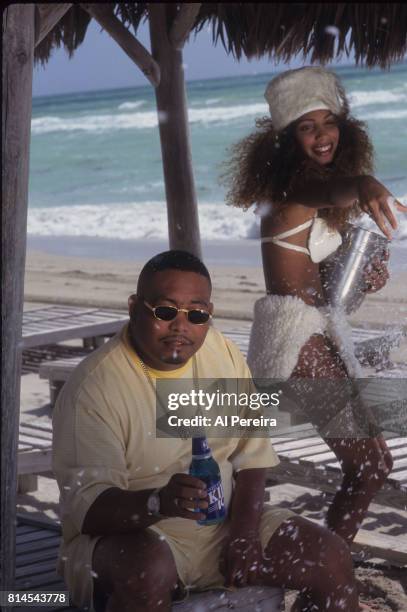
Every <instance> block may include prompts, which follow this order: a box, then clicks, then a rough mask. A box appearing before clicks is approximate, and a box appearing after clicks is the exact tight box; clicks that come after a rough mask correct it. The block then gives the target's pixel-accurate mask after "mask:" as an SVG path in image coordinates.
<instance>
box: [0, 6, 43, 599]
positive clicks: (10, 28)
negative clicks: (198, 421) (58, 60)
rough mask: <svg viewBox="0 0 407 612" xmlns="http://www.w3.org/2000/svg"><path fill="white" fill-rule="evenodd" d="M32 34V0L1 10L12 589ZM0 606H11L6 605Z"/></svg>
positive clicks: (5, 442) (5, 456)
mask: <svg viewBox="0 0 407 612" xmlns="http://www.w3.org/2000/svg"><path fill="white" fill-rule="evenodd" d="M34 36H35V14H34V4H11V5H9V6H7V8H5V9H4V12H3V94H2V104H3V106H2V137H3V141H2V155H3V171H2V183H3V189H2V190H3V193H2V196H3V204H2V258H3V274H2V349H3V350H2V356H1V380H2V385H1V409H0V410H1V421H0V422H1V535H0V541H1V552H0V562H1V590H8V589H12V588H13V585H14V572H15V530H16V526H15V512H16V489H17V447H18V421H19V412H20V374H21V347H22V343H21V327H22V314H23V300H24V267H25V249H26V230H27V200H28V164H29V147H30V127H31V125H30V122H31V103H32V74H33V53H34ZM3 609H4V610H9V609H10V610H11V608H9V607H5V608H3Z"/></svg>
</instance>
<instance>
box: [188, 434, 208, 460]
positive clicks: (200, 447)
mask: <svg viewBox="0 0 407 612" xmlns="http://www.w3.org/2000/svg"><path fill="white" fill-rule="evenodd" d="M210 456H211V449H210V448H209V445H208V440H207V439H206V438H205V436H203V437H200V438H192V457H193V458H196V459H207V458H208V457H210Z"/></svg>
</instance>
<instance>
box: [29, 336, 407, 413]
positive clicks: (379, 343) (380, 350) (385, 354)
mask: <svg viewBox="0 0 407 612" xmlns="http://www.w3.org/2000/svg"><path fill="white" fill-rule="evenodd" d="M224 333H225V336H227V337H228V338H230V339H231V340H233V342H235V343H236V344H237V345H238V347H239V348H240V350H241V351H242V353H243V355H244V356H245V357H246V355H247V350H248V347H249V337H250V327H249V326H246V327H242V328H240V329H233V330H230V331H226V332H224ZM402 337H403V332H401V331H398V332H389V333H386V332H384V331H383V330H375V329H374V330H367V329H362V328H353V329H352V339H353V341H354V343H355V353H356V356H357V358H358V359H359V361H360V362H361V364H362V365H363V364H365V365H366V364H370V365H378V364H379V363H380V364H381V365H382V367H389V366H390V365H391V364H390V361H389V351H390V349H391V348H393V347H395V346H398V345H399V343H400V341H401V339H402ZM82 359H83V357H81V356H79V357H72V358H69V357H68V358H65V359H57V360H55V361H49V362H44V363H43V364H41V366H40V368H39V375H40V378H43V379H47V380H48V381H49V385H50V398H51V404H52V405H53V404H54V403H55V400H56V398H57V396H58V393H59V391H60V390H61V388H62V386H63V384H64V383H65V382H66V381H67V380H68V378H69V375H70V374H71V372H72V371H73V370H74V369H75V368H76V366H77V365H78V364H79V363H80V362H81V360H82ZM294 420H295V419H294V418H293V421H294Z"/></svg>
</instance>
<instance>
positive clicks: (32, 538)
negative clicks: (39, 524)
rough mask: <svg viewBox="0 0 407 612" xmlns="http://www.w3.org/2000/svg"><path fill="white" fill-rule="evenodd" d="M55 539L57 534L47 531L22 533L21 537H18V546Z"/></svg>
mask: <svg viewBox="0 0 407 612" xmlns="http://www.w3.org/2000/svg"><path fill="white" fill-rule="evenodd" d="M53 537H55V534H54V533H53V532H52V531H50V530H46V529H39V530H38V531H33V532H31V533H22V534H21V535H18V534H17V536H16V543H17V544H28V543H30V542H38V541H40V540H48V539H49V538H53Z"/></svg>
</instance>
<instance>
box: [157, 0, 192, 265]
mask: <svg viewBox="0 0 407 612" xmlns="http://www.w3.org/2000/svg"><path fill="white" fill-rule="evenodd" d="M175 10H176V6H175V5H174V4H171V3H169V4H165V3H162V2H158V3H155V2H151V3H150V5H149V11H150V36H151V50H152V53H153V57H154V59H155V60H156V61H157V63H158V64H159V66H160V69H161V81H160V85H159V86H158V87H157V89H156V90H155V94H156V100H157V111H158V117H159V130H160V140H161V151H162V159H163V169H164V180H165V194H166V199H167V211H168V231H169V240H170V248H171V249H185V250H187V251H190V252H192V253H194V254H195V255H197V256H198V257H201V256H202V255H201V241H200V236H199V221H198V207H197V199H196V192H195V183H194V175H193V170H192V157H191V147H190V138H189V125H188V111H187V101H186V92H185V82H184V70H183V67H182V51H179V50H177V49H175V48H174V46H173V45H172V44H171V42H170V40H169V36H168V32H169V28H170V26H171V19H172V18H174V17H175V14H176V13H175Z"/></svg>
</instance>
